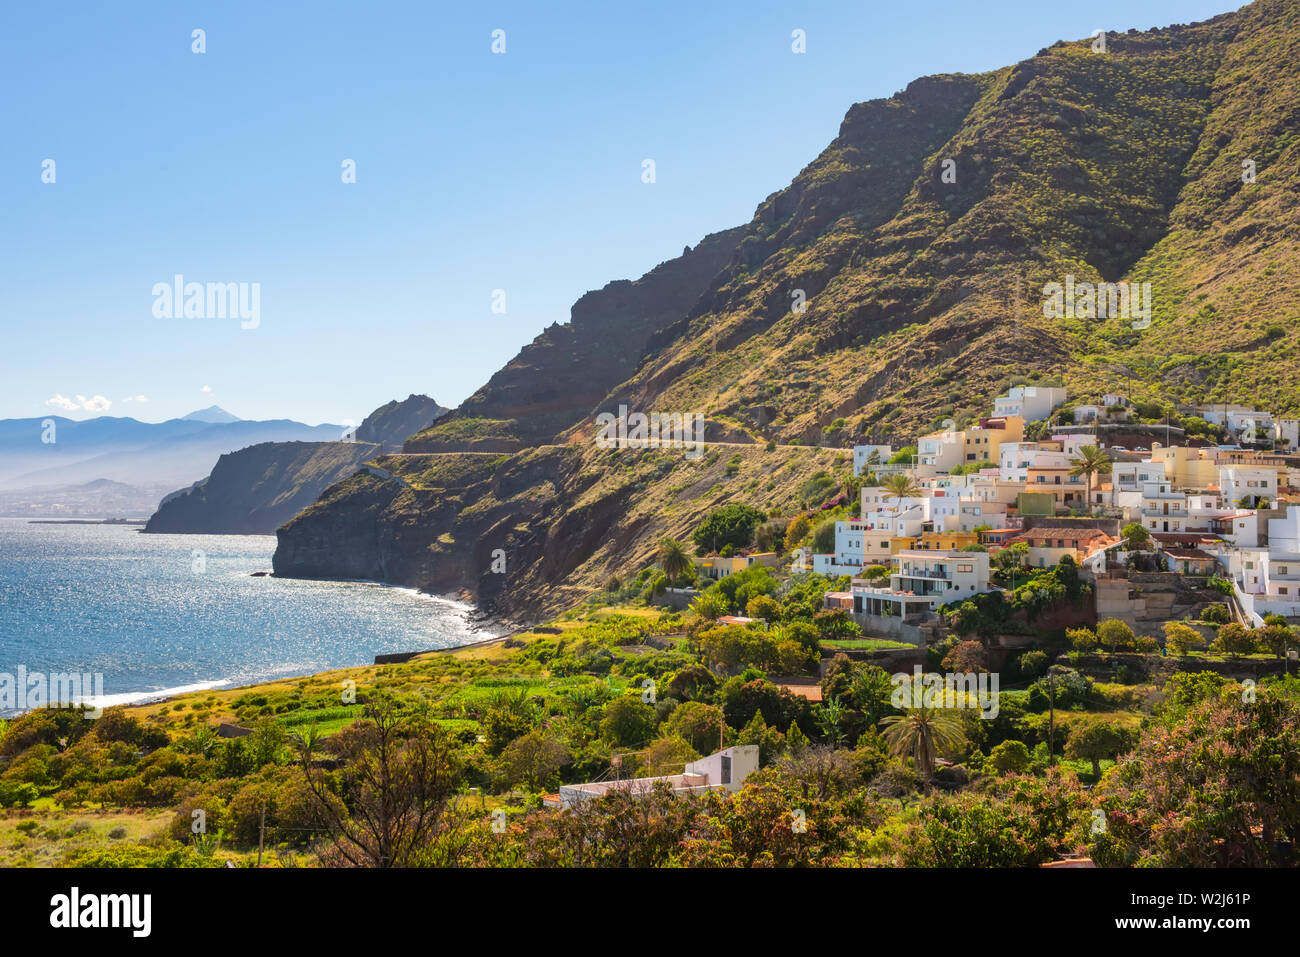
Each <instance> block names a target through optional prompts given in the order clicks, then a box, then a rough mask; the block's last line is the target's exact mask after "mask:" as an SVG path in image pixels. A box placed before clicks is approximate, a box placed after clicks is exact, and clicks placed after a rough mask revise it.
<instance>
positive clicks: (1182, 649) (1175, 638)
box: [1164, 605, 1223, 657]
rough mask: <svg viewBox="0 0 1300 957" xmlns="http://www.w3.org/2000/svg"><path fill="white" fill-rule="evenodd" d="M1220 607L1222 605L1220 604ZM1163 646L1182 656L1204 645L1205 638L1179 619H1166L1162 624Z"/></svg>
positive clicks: (1170, 651)
mask: <svg viewBox="0 0 1300 957" xmlns="http://www.w3.org/2000/svg"><path fill="white" fill-rule="evenodd" d="M1219 607H1220V608H1222V607H1223V606H1222V605H1220V606H1219ZM1164 630H1165V647H1166V648H1167V649H1168V650H1169V653H1170V654H1171V655H1178V656H1179V657H1183V656H1184V655H1187V654H1189V653H1190V652H1192V651H1194V650H1198V649H1201V648H1204V647H1205V638H1204V637H1203V636H1202V635H1201V633H1200V632H1199V631H1197V630H1196V629H1195V628H1192V627H1189V626H1188V625H1184V624H1183V623H1182V622H1179V621H1167V622H1165V624H1164Z"/></svg>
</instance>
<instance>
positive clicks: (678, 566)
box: [659, 538, 694, 582]
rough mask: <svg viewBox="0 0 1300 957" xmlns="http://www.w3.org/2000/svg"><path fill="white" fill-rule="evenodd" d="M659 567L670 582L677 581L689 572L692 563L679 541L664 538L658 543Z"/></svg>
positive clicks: (692, 566)
mask: <svg viewBox="0 0 1300 957" xmlns="http://www.w3.org/2000/svg"><path fill="white" fill-rule="evenodd" d="M659 567H660V568H662V569H663V570H664V574H665V575H667V576H668V580H669V581H670V582H678V581H681V580H682V579H683V578H685V577H686V576H687V575H689V574H690V573H691V570H692V569H693V568H694V565H693V564H692V563H691V558H690V556H689V555H687V554H686V549H685V548H684V547H682V543H681V542H679V541H677V540H676V539H674V538H665V539H664V540H663V541H661V542H660V543H659Z"/></svg>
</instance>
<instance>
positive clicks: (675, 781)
mask: <svg viewBox="0 0 1300 957" xmlns="http://www.w3.org/2000/svg"><path fill="white" fill-rule="evenodd" d="M757 770H758V745H756V744H741V745H737V746H736V747H734V748H726V749H724V750H722V751H718V752H715V753H714V754H710V755H709V756H708V757H707V758H700V759H699V760H698V761H692V762H691V763H689V764H687V765H686V767H685V769H684V770H683V771H682V773H681V774H667V775H662V776H660V777H653V778H632V779H629V780H626V781H617V780H616V781H591V782H589V783H587V784H565V785H562V786H561V787H560V793H559V800H558V804H559V806H560V807H561V808H571V807H573V806H574V805H575V804H580V803H582V802H583V801H590V800H592V799H593V798H598V797H603V796H604V795H606V794H609V793H610V792H611V791H615V790H624V791H627V792H629V793H630V794H631V795H632V796H633V797H638V798H639V797H645V796H646V795H648V794H650V793H652V792H653V791H654V789H655V787H656V786H657V785H659V784H667V785H668V787H669V788H670V789H671V790H672V792H673V793H674V794H679V795H680V794H701V793H703V792H705V791H730V792H733V793H734V792H736V791H739V790H740V788H741V786H742V785H743V784H744V783H745V778H747V777H749V776H750V775H751V774H753V773H754V772H755V771H757Z"/></svg>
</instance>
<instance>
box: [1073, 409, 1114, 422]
mask: <svg viewBox="0 0 1300 957" xmlns="http://www.w3.org/2000/svg"><path fill="white" fill-rule="evenodd" d="M1105 413H1106V407H1105V406H1104V405H1076V406H1075V407H1074V424H1075V425H1082V424H1083V423H1085V422H1096V421H1097V420H1098V419H1099V418H1101V417H1102V416H1103V415H1104V414H1105Z"/></svg>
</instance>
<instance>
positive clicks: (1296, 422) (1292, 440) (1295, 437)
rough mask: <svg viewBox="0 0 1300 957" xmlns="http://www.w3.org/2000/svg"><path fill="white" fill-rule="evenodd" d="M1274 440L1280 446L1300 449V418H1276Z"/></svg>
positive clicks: (1290, 449) (1293, 450)
mask: <svg viewBox="0 0 1300 957" xmlns="http://www.w3.org/2000/svg"><path fill="white" fill-rule="evenodd" d="M1273 441H1274V443H1275V444H1276V445H1277V446H1279V447H1280V448H1285V449H1288V450H1289V451H1292V452H1295V451H1298V450H1300V419H1274V420H1273Z"/></svg>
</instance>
